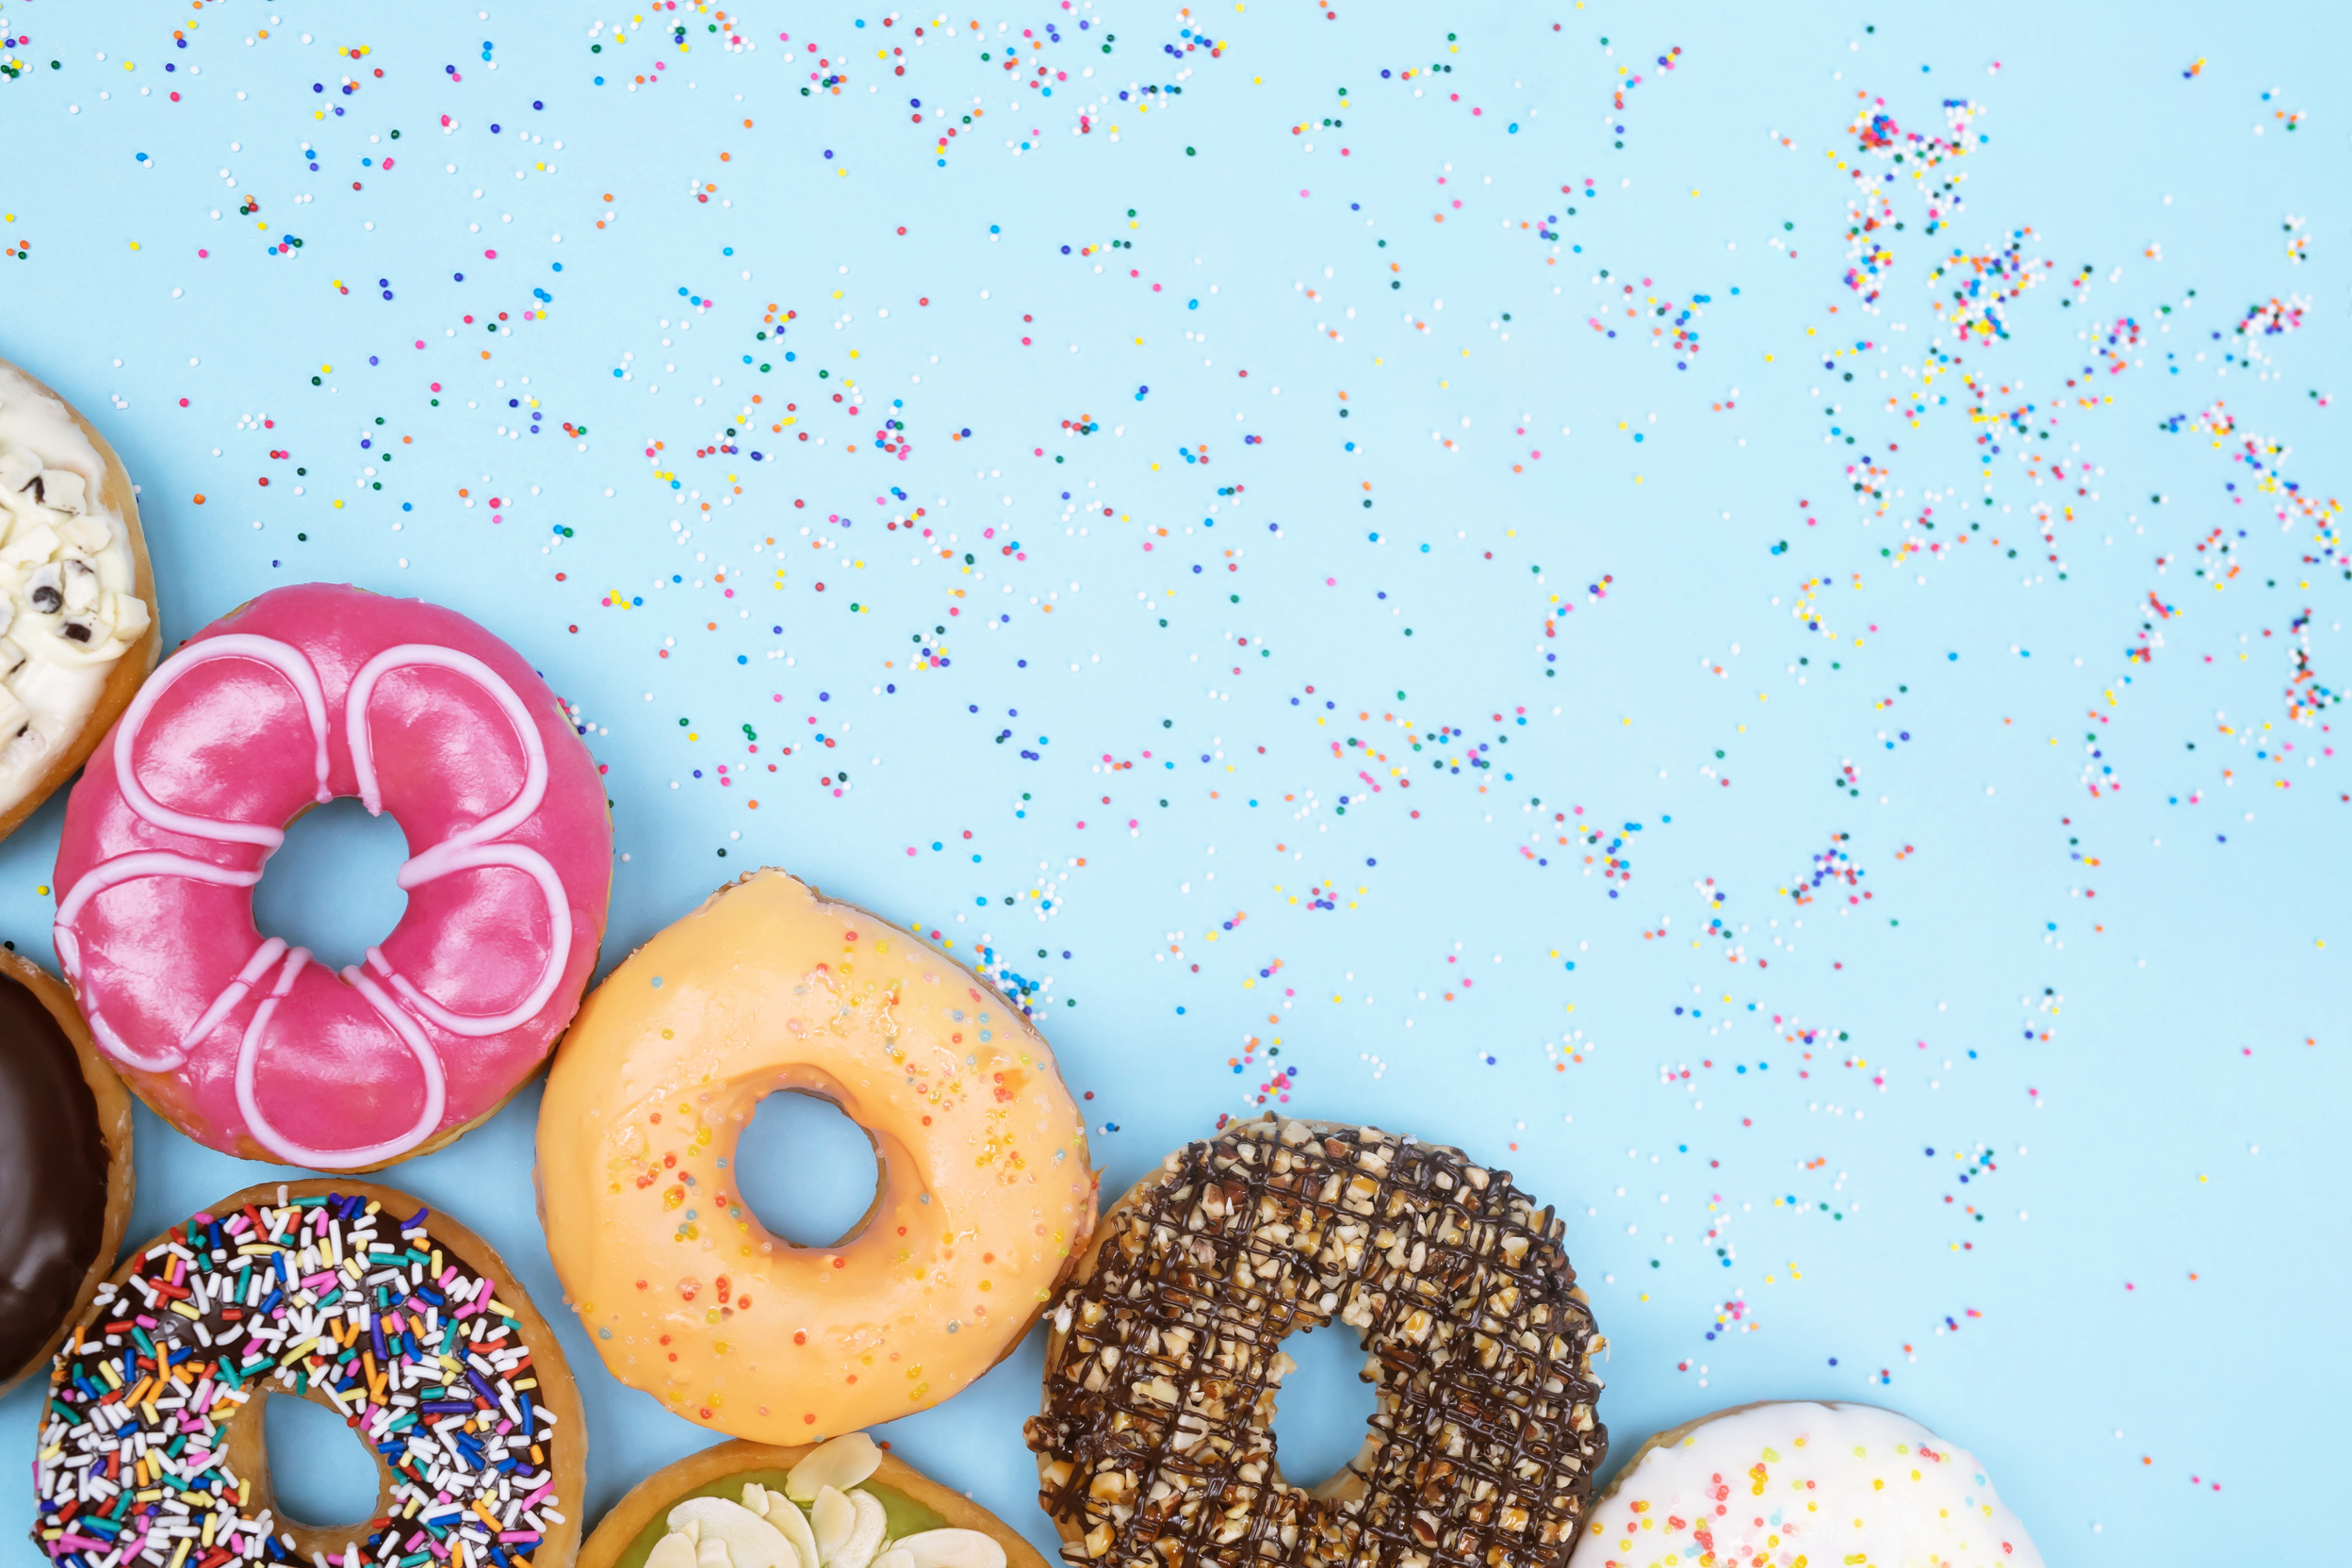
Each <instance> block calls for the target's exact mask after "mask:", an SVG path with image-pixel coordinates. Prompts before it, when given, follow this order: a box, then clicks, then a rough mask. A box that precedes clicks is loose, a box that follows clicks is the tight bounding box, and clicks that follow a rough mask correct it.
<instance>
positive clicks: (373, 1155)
mask: <svg viewBox="0 0 2352 1568" xmlns="http://www.w3.org/2000/svg"><path fill="white" fill-rule="evenodd" d="M339 795H356V796H357V797H358V798H359V799H360V800H361V801H363V802H364V803H365V804H366V805H367V807H368V810H369V811H371V812H377V813H381V812H383V811H385V810H389V811H390V812H391V813H392V816H393V819H394V820H395V821H397V822H398V823H399V824H400V827H401V829H402V831H403V832H404V833H406V835H407V837H408V847H409V852H410V858H409V860H408V861H407V862H406V863H405V864H403V865H402V866H401V868H400V886H401V888H403V889H404V890H407V893H408V909H407V912H406V913H405V914H404V915H402V916H401V918H400V924H399V925H397V926H396V927H394V928H393V931H392V934H391V935H390V936H388V937H386V938H385V939H384V945H383V946H381V947H374V948H369V949H368V961H367V963H366V964H365V965H359V964H354V965H351V967H349V968H347V969H345V970H344V971H343V972H342V973H341V974H340V975H337V974H336V973H335V972H333V971H331V970H329V969H327V968H326V967H325V966H323V965H321V964H318V963H314V962H312V961H311V956H310V954H309V953H308V952H307V951H306V950H304V949H302V948H299V947H288V946H287V945H286V942H285V941H284V940H282V939H279V938H276V937H269V938H265V937H263V936H262V935H261V933H260V931H259V930H258V929H256V928H255V926H254V923H253V884H255V883H256V882H258V881H260V880H261V870H262V865H263V862H265V861H266V860H268V859H269V858H270V853H271V852H272V851H274V850H275V849H276V848H277V847H278V845H279V844H280V843H282V842H283V841H285V838H286V833H285V825H286V824H288V823H290V822H292V821H293V820H294V819H295V818H296V817H298V816H300V815H301V814H302V812H304V811H306V810H308V809H310V808H311V807H312V806H315V805H318V804H319V803H321V802H324V801H329V800H333V799H335V797H337V796H339ZM612 877H613V829H612V823H611V819H610V818H609V817H608V815H607V814H606V809H605V798H604V787H603V783H602V781H601V779H600V778H599V777H598V776H597V772H596V764H595V762H593V761H592V760H590V759H589V756H588V748H587V746H586V745H585V744H583V743H581V741H580V735H579V732H578V731H577V730H576V729H575V728H574V727H573V725H572V724H571V722H570V720H569V718H568V717H567V716H566V714H565V713H564V707H563V705H562V703H560V702H559V701H558V700H557V699H556V696H555V694H553V693H552V692H550V691H548V690H547V685H546V683H545V682H543V681H542V680H541V679H540V678H539V677H538V675H537V674H536V672H534V671H533V670H532V669H531V666H530V665H529V664H528V663H526V662H524V661H523V660H522V658H521V657H520V656H519V655H517V654H516V653H515V650H514V649H513V648H510V647H508V646H507V645H505V644H504V643H501V642H499V641H498V639H497V638H496V637H493V636H491V635H490V634H489V633H488V632H486V631H484V630H483V629H482V628H480V627H478V626H476V625H475V624H474V623H473V622H471V621H469V620H467V619H466V617H465V616H463V615H460V614H458V613H455V612H454V611H449V610H443V609H441V608H439V607H437V606H435V605H430V604H425V603H423V602H421V601H419V600H417V599H395V598H384V597H382V596H378V595H375V594H369V593H366V592H364V591H362V590H360V589H357V588H349V587H337V586H334V585H331V584H327V583H308V584H304V585H302V586H300V587H292V588H279V589H276V590H273V591H272V592H270V593H267V594H264V595H262V596H260V597H259V598H257V599H254V600H253V601H252V602H251V603H249V604H246V605H244V606H242V607H241V608H239V609H237V610H233V611H231V612H230V613H228V614H226V615H224V616H222V617H221V619H220V620H218V621H215V622H214V623H213V624H212V625H210V626H208V627H206V628H205V629H204V630H202V631H200V632H198V633H197V634H196V635H195V636H194V637H193V638H191V639H189V640H188V643H186V644H185V645H183V646H182V647H181V648H180V650H179V651H178V652H177V653H175V654H173V655H172V657H171V658H170V659H167V660H166V661H164V662H163V664H162V666H161V667H160V668H158V669H157V670H156V671H155V674H154V676H152V677H151V678H149V679H148V681H147V684H146V685H145V686H144V687H142V688H141V689H140V691H139V696H138V697H137V699H136V700H134V701H133V702H132V704H131V706H130V708H129V709H128V710H126V711H124V713H123V714H122V718H121V719H120V720H119V721H118V722H117V723H116V725H115V727H114V730H113V733H112V734H110V735H109V736H108V737H107V738H106V742H105V743H103V744H102V745H101V746H100V747H99V748H98V751H97V754H96V755H95V756H93V757H92V758H91V759H90V766H89V768H88V770H87V771H85V772H84V773H83V775H82V777H81V781H80V782H79V783H77V784H75V785H74V787H73V797H72V799H71V801H70V802H69V804H68V805H67V808H66V813H65V836H64V841H63V842H62V843H61V844H60V845H59V846H58V850H57V880H56V886H57V959H58V962H59V964H60V965H61V966H62V967H63V969H64V971H65V973H66V975H67V977H68V978H69V979H71V980H72V981H73V988H74V991H75V993H76V995H77V996H78V997H79V998H80V1001H81V1005H82V1011H83V1013H84V1014H85V1015H86V1016H87V1017H88V1019H89V1021H90V1034H91V1035H92V1037H94V1038H95V1039H96V1040H97V1042H98V1047H99V1049H100V1050H101V1051H103V1052H105V1053H106V1054H107V1055H108V1056H109V1057H111V1058H112V1059H113V1061H114V1064H115V1065H116V1066H117V1067H118V1068H120V1069H121V1070H122V1074H123V1076H124V1077H125V1078H126V1079H128V1080H129V1081H130V1084H131V1086H132V1087H133V1088H134V1089H136V1090H137V1091H138V1092H139V1097H140V1098H141V1099H143V1100H145V1101H146V1102H147V1103H149V1104H150V1105H152V1106H154V1107H155V1111H156V1113H157V1114H158V1115H160V1116H162V1117H163V1118H165V1119H167V1120H169V1121H171V1122H172V1124H173V1125H175V1126H177V1127H178V1128H179V1129H180V1131H182V1132H184V1133H186V1134H187V1135H188V1136H189V1137H192V1138H194V1139H196V1140H197V1141H198V1142H199V1143H203V1144H206V1145H208V1146H210V1147H212V1148H214V1149H218V1150H221V1151H222V1152H226V1153H231V1154H239V1155H244V1156H247V1157H250V1158H255V1159H266V1160H276V1161H280V1162H282V1163H285V1164H287V1165H300V1166H310V1167H314V1168H320V1169H334V1170H361V1169H369V1168H375V1167H378V1166H382V1165H385V1164H388V1163H390V1162H391V1161H394V1160H397V1159H400V1158H403V1157H405V1156H407V1155H411V1154H417V1153H422V1152H426V1151H428V1150H430V1149H433V1148H437V1147H439V1146H440V1145H441V1144H443V1143H446V1142H448V1141H449V1140H450V1139H451V1138H454V1137H456V1136H457V1135H459V1134H460V1133H462V1132H464V1131H465V1130H466V1128H467V1127H469V1126H471V1125H473V1124H474V1123H475V1122H477V1121H480V1120H481V1119H483V1118H485V1117H487V1116H488V1115H490V1114H491V1113H492V1112H493V1111H495V1110H497V1109H498V1106H499V1105H500V1104H502V1103H505V1101H506V1099H507V1097H508V1096H510V1095H512V1094H513V1093H514V1092H515V1089H516V1088H517V1087H519V1086H521V1085H522V1084H523V1083H524V1081H525V1080H527V1079H528V1078H530V1076H531V1073H532V1072H533V1071H535V1070H537V1069H538V1066H539V1064H540V1062H541V1061H542V1060H543V1059H544V1058H545V1057H546V1055H547V1051H548V1049H549V1048H550V1047H551V1046H552V1045H553V1044H554V1043H555V1038H556V1037H557V1036H558V1035H559V1034H561V1033H562V1032H563V1030H564V1025H565V1024H566V1023H568V1022H569V1021H571V1017H572V1013H573V1011H574V1010H575V1009H576V1008H577V1007H578V1006H579V1005H580V992H581V990H582V988H584V987H585V986H586V985H587V981H588V975H589V972H590V971H591V970H592V969H593V968H594V967H595V966H596V944H597V942H598V941H599V940H600V939H602V937H603V935H604V919H605V905H606V901H607V897H608V895H609V893H610V891H611V887H612Z"/></svg>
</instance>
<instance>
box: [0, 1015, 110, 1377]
mask: <svg viewBox="0 0 2352 1568" xmlns="http://www.w3.org/2000/svg"><path fill="white" fill-rule="evenodd" d="M106 1162H107V1151H106V1136H105V1135H104V1134H103V1133H102V1132H101V1131H100V1130H99V1126H98V1102H97V1099H96V1097H95V1096H93V1095H92V1094H91V1093H90V1085H89V1083H88V1082H87V1081H86V1080H85V1079H84V1078H83V1077H82V1064H81V1059H80V1057H78V1056H77V1055H76V1054H74V1051H73V1041H72V1040H70V1039H68V1038H66V1036H65V1031H64V1030H62V1029H60V1028H58V1027H57V1020H56V1019H55V1018H54V1017H52V1016H51V1015H50V1012H49V1009H48V1008H46V1007H44V1006H42V1005H41V998H39V997H37V996H35V995H34V994H33V993H32V992H31V991H30V990H28V989H27V988H25V987H24V983H23V982H21V981H19V980H18V979H17V978H16V977H15V976H14V975H11V974H7V973H0V1193H6V1194H7V1195H8V1201H6V1202H4V1203H0V1379H4V1378H7V1377H9V1376H11V1375H13V1374H14V1373H16V1372H17V1371H19V1370H21V1369H22V1368H23V1367H24V1364H25V1362H26V1361H27V1360H29V1359H30V1358H31V1357H32V1356H33V1355H34V1354H35V1353H37V1352H38V1351H39V1350H40V1349H41V1346H42V1345H44V1344H45V1343H47V1342H48V1339H49V1336H50V1335H51V1334H52V1333H54V1332H56V1331H57V1327H58V1325H60V1324H62V1323H63V1322H64V1321H65V1315H66V1314H67V1313H68V1312H70V1311H72V1310H73V1297H74V1294H75V1293H76V1292H77V1291H79V1290H80V1289H81V1287H82V1279H83V1276H85V1275H86V1274H88V1273H89V1272H90V1264H91V1262H92V1261H93V1260H94V1259H95V1258H96V1257H97V1255H98V1249H99V1247H100V1246H101V1245H102V1244H103V1243H104V1241H105V1239H106Z"/></svg>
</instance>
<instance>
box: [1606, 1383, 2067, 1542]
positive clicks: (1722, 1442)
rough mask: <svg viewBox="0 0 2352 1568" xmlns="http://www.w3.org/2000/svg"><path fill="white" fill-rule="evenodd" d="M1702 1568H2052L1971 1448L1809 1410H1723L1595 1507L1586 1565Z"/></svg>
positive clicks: (1902, 1420) (1664, 1445)
mask: <svg viewBox="0 0 2352 1568" xmlns="http://www.w3.org/2000/svg"><path fill="white" fill-rule="evenodd" d="M1692 1559H1696V1560H1699V1561H1702V1562H1706V1561H1713V1562H1718V1563H1723V1564H1725V1565H1726V1568H1731V1565H1737V1568H1751V1565H1753V1564H1764V1563H1774V1564H1778V1563H1794V1562H1813V1563H1822V1564H1830V1563H1887V1564H1898V1563H1900V1564H1908V1563H1933V1564H1936V1568H2041V1563H2042V1554H2041V1553H2040V1552H2039V1551H2038V1550H2036V1549H2035V1548H2034V1542H2033V1539H2032V1538H2031V1537H2030V1536H2028V1535H2027V1534H2026V1530H2025V1525H2024V1523H2023V1522H2022V1521H2021V1520H2019V1519H2018V1518H2017V1515H2016V1514H2015V1513H2013V1512H2011V1511H2009V1508H2008V1506H2007V1505H2006V1504H2004V1503H2002V1502H2001V1497H2000V1495H1998V1494H1997V1493H1995V1492H1994V1490H1993V1483H1992V1480H1991V1479H1990V1478H1988V1477H1987V1476H1986V1475H1985V1467H1984V1466H1983V1465H1981V1464H1979V1463H1978V1462H1976V1458H1975V1456H1974V1455H1972V1454H1970V1453H1969V1452H1968V1450H1967V1449H1965V1448H1960V1447H1956V1446H1953V1445H1952V1444H1949V1443H1946V1442H1945V1441H1944V1440H1943V1439H1941V1438H1939V1437H1937V1436H1936V1434H1935V1433H1934V1432H1931V1431H1929V1430H1928V1429H1926V1428H1925V1427H1922V1426H1920V1425H1919V1423H1918V1422H1916V1421H1914V1420H1912V1419H1911V1418H1910V1417H1909V1416H1906V1415H1899V1414H1897V1413H1895V1412H1893V1411H1890V1410H1882V1409H1880V1408H1879V1407H1878V1406H1876V1405H1854V1404H1815V1403H1813V1402H1811V1401H1809V1400H1788V1401H1768V1402H1766V1403H1763V1404H1756V1405H1741V1406H1739V1407H1737V1408H1735V1409H1732V1410H1723V1411H1717V1412H1716V1413H1714V1414H1712V1415H1703V1416H1700V1417H1699V1418H1698V1419H1697V1420H1695V1421H1690V1422H1686V1423H1684V1424H1683V1425H1682V1426H1679V1427H1676V1428H1674V1429H1673V1430H1671V1431H1665V1432H1660V1433H1659V1434H1658V1436H1656V1437H1653V1438H1651V1439H1650V1440H1649V1441H1648V1442H1647V1443H1645V1444H1643V1445H1642V1448H1641V1451H1640V1452H1638V1453H1636V1454H1635V1455H1634V1457H1633V1462H1631V1463H1629V1464H1627V1465H1626V1466H1625V1469H1624V1470H1622V1471H1621V1472H1619V1473H1618V1477H1617V1478H1616V1480H1614V1481H1612V1482H1611V1483H1610V1484H1609V1491H1608V1492H1607V1493H1606V1494H1605V1495H1603V1496H1602V1497H1601V1499H1600V1501H1598V1502H1596V1503H1594V1504H1593V1517H1592V1521H1591V1523H1590V1524H1588V1525H1587V1526H1586V1527H1585V1533H1584V1539H1583V1542H1582V1544H1579V1545H1578V1546H1577V1548H1576V1561H1575V1568H1658V1565H1660V1564H1666V1563H1673V1564H1676V1565H1679V1564H1682V1563H1684V1562H1686V1561H1689V1560H1692Z"/></svg>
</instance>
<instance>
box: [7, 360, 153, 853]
mask: <svg viewBox="0 0 2352 1568" xmlns="http://www.w3.org/2000/svg"><path fill="white" fill-rule="evenodd" d="M0 369H8V370H13V371H15V372H16V373H17V374H18V375H20V376H22V377H24V380H25V381H27V382H28V383H30V384H32V386H33V389H34V390H35V391H37V392H40V393H41V395H43V396H44V397H50V398H56V399H57V402H58V404H59V405H60V406H61V407H63V408H64V410H65V412H66V414H67V415H68V416H69V417H71V418H72V419H73V423H74V424H75V425H76V426H78V427H79V428H80V430H81V433H82V434H83V436H84V437H86V438H87V439H88V440H89V442H90V447H91V449H93V450H95V451H96V452H97V454H98V457H99V461H101V462H102V463H104V464H105V465H106V482H105V484H104V485H102V486H101V487H100V489H99V492H98V504H99V505H100V506H101V507H112V508H113V509H114V510H115V511H117V512H119V513H121V514H122V531H123V532H124V534H125V535H127V536H128V540H129V543H130V547H131V591H132V592H133V593H134V594H136V595H137V596H139V602H140V603H142V604H144V605H146V607H147V629H146V630H145V631H142V632H140V633H139V641H138V642H136V643H133V644H132V645H130V646H129V647H127V648H124V649H123V650H122V657H121V658H120V659H117V660H116V661H115V662H114V666H113V668H111V669H109V670H108V671H107V672H106V684H105V685H104V686H102V687H100V688H99V689H98V701H97V704H96V706H94V707H92V708H91V709H90V716H89V717H88V718H86V719H84V720H83V721H82V727H81V730H80V732H79V733H77V734H76V735H75V736H74V737H73V744H72V745H69V746H67V747H66V748H65V749H64V750H63V751H60V752H59V753H57V756H56V757H55V758H54V759H52V760H51V761H50V763H49V765H48V766H47V767H46V768H44V769H42V770H41V776H40V778H39V779H37V780H36V781H35V782H34V784H33V787H32V788H31V789H30V790H29V791H27V792H25V795H24V799H23V800H20V801H18V802H17V803H16V804H15V805H14V806H12V807H10V808H9V809H8V810H7V811H6V812H4V813H0V839H5V838H7V837H8V835H9V834H11V833H13V832H15V831H16V830H17V829H18V828H19V827H22V826H23V825H24V819H25V818H27V817H29V816H31V815H32V814H33V813H34V812H35V811H38V810H39V809H41V802H43V801H45V800H47V799H48V798H49V797H50V796H51V795H53V794H55V793H56V792H57V790H58V788H59V787H60V786H62V785H63V784H64V783H65V782H66V780H68V779H70V778H72V777H73V776H74V775H75V774H77V773H79V772H81V771H82V764H83V763H84V762H87V761H89V760H90V753H92V752H94V751H96V750H97V749H98V743H100V742H101V741H104V740H105V739H106V736H107V735H108V734H110V733H112V731H113V729H114V721H115V720H116V719H118V718H120V717H122V710H123V709H125V708H128V707H129V706H130V705H131V698H133V697H134V696H137V695H138V694H139V687H140V685H141V684H142V683H144V682H145V680H146V679H147V677H148V676H149V675H150V674H152V673H153V672H154V670H155V660H156V659H157V658H158V657H159V656H160V655H161V653H162V651H163V607H162V606H161V605H159V604H157V603H156V602H155V566H154V564H152V563H151V562H149V560H148V559H147V535H146V532H145V531H143V530H142V529H141V528H140V527H139V493H138V491H137V490H135V489H134V488H133V487H132V485H131V476H130V474H129V472H128V471H127V470H126V469H124V467H123V466H122V459H121V458H120V457H117V456H116V455H115V451H114V448H113V447H112V446H110V445H108V444H107V441H106V437H105V436H103V435H101V434H99V433H98V427H97V426H95V425H93V424H91V423H90V421H89V419H87V418H85V417H83V415H82V411H81V410H80V409H78V408H76V407H74V406H73V401H72V400H70V399H68V398H65V397H63V396H61V395H60V394H58V393H57V392H56V391H54V390H52V389H51V388H50V386H49V384H48V383H46V382H44V381H42V380H41V378H40V377H39V376H36V375H34V374H33V373H32V372H31V371H30V370H27V369H25V368H24V367H23V366H22V365H17V364H13V363H11V362H10V361H8V360H6V359H0Z"/></svg>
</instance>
